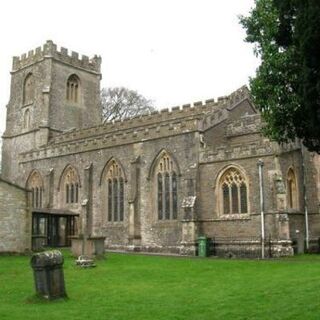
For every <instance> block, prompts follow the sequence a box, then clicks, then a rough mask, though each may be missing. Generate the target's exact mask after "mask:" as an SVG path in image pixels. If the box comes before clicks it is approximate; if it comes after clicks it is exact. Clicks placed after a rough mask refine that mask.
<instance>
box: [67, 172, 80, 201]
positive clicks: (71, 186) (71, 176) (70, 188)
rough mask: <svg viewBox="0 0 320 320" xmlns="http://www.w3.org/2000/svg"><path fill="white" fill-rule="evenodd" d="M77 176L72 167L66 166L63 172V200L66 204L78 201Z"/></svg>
mask: <svg viewBox="0 0 320 320" xmlns="http://www.w3.org/2000/svg"><path fill="white" fill-rule="evenodd" d="M79 185H80V183H79V177H78V174H77V171H76V170H75V169H74V168H73V167H68V168H67V169H66V171H65V173H64V187H65V201H66V203H67V204H69V203H70V204H72V203H78V202H79Z"/></svg>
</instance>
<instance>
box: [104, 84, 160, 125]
mask: <svg viewBox="0 0 320 320" xmlns="http://www.w3.org/2000/svg"><path fill="white" fill-rule="evenodd" d="M101 104H102V116H103V121H104V122H109V121H114V120H123V119H126V118H132V117H135V116H138V115H143V114H150V113H151V112H152V111H154V110H155V108H154V107H153V103H152V101H151V100H148V99H147V98H145V97H144V96H142V95H141V94H139V93H138V92H137V91H134V90H129V89H127V88H124V87H115V88H108V89H107V88H103V89H102V90H101Z"/></svg>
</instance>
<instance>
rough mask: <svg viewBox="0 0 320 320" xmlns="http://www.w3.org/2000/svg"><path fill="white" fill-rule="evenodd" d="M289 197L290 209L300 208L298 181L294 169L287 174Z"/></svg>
mask: <svg viewBox="0 0 320 320" xmlns="http://www.w3.org/2000/svg"><path fill="white" fill-rule="evenodd" d="M287 197H288V208H290V209H297V208H298V191H297V180H296V175H295V173H294V171H293V169H292V168H290V169H289V171H288V174H287Z"/></svg>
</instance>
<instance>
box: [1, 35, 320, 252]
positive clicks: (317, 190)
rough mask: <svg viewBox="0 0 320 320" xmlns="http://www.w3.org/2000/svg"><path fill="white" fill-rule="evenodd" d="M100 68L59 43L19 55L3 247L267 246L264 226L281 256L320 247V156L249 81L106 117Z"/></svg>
mask: <svg viewBox="0 0 320 320" xmlns="http://www.w3.org/2000/svg"><path fill="white" fill-rule="evenodd" d="M100 66H101V58H100V57H98V56H94V57H93V58H92V59H89V58H88V57H87V56H83V55H82V56H79V54H78V53H76V52H73V51H72V52H71V53H69V52H68V50H67V49H65V48H59V49H58V48H57V46H56V45H55V44H54V43H53V42H52V41H47V42H46V43H45V44H44V46H43V47H39V48H37V49H35V50H31V51H29V52H28V54H23V55H22V56H21V57H14V58H13V64H12V71H11V95H10V100H9V102H8V105H7V118H6V130H5V132H4V134H3V148H2V173H1V180H0V207H1V208H0V210H1V215H0V222H1V226H0V235H1V245H0V251H2V252H4V251H17V252H23V251H27V250H32V249H35V248H38V247H41V246H70V245H71V243H72V242H76V241H77V240H79V239H81V238H82V237H87V239H88V240H91V241H92V243H93V245H97V243H100V245H101V241H102V246H104V247H105V248H106V249H109V250H124V251H130V250H131V251H142V252H158V253H160V252H161V253H176V254H184V255H195V254H196V252H197V239H198V237H199V236H206V237H207V238H208V239H209V244H210V254H215V255H226V254H230V255H243V256H250V255H253V256H254V255H255V254H257V255H259V252H260V250H261V243H262V241H261V238H262V236H263V234H264V237H263V238H264V242H263V243H264V246H265V248H266V254H267V255H269V256H281V255H291V254H293V253H294V252H303V251H304V250H309V251H313V252H315V251H317V250H318V249H319V248H318V246H319V237H320V212H319V200H320V172H319V171H320V160H319V159H320V158H319V156H318V155H317V154H312V153H309V152H307V151H306V150H305V149H304V148H303V147H302V145H301V143H300V142H299V141H297V142H295V143H290V144H286V145H278V144H277V143H275V142H272V141H270V140H269V139H267V138H265V137H264V136H263V135H262V134H261V127H262V125H263V124H262V121H261V117H260V115H259V113H258V112H257V110H256V109H255V107H254V105H253V104H252V102H251V100H250V95H249V92H248V90H247V88H246V87H242V88H240V89H238V90H236V91H235V92H233V93H231V94H229V95H228V96H224V97H220V98H218V99H217V100H214V99H211V100H206V101H205V102H202V101H199V102H195V103H193V104H186V105H183V106H181V107H173V108H171V109H163V110H161V111H157V112H153V113H151V114H148V115H143V116H139V117H134V118H130V119H125V120H123V121H115V122H112V123H102V119H101V105H100V80H101V72H100ZM259 173H260V174H259ZM15 199H19V201H17V200H15ZM23 199H25V202H24V206H25V208H24V207H23V205H22V203H21V201H22V200H23ZM22 202H23V201H22ZM99 241H100V242H99ZM95 243H96V244H95Z"/></svg>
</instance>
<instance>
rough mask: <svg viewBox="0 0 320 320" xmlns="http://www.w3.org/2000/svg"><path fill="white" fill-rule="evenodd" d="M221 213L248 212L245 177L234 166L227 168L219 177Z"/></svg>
mask: <svg viewBox="0 0 320 320" xmlns="http://www.w3.org/2000/svg"><path fill="white" fill-rule="evenodd" d="M219 189H220V193H221V195H220V197H221V202H222V206H221V207H222V208H221V209H222V212H223V214H239V213H241V214H242V213H248V187H247V182H246V179H245V177H244V176H243V175H242V173H241V172H240V171H239V170H238V169H236V168H229V169H228V170H227V171H226V172H225V173H224V174H223V175H222V177H221V178H220V182H219Z"/></svg>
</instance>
